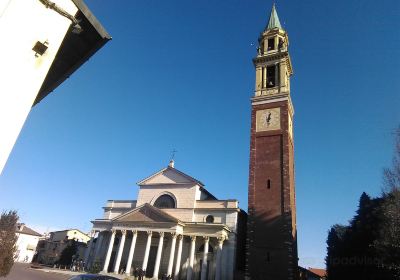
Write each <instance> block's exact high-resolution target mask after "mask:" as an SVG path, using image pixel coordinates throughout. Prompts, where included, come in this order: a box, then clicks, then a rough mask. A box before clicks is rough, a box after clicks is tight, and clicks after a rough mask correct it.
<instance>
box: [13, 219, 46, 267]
mask: <svg viewBox="0 0 400 280" xmlns="http://www.w3.org/2000/svg"><path fill="white" fill-rule="evenodd" d="M15 232H16V235H17V237H18V239H17V243H16V247H17V249H16V251H15V255H14V260H15V261H16V262H25V263H30V262H32V259H33V256H34V255H35V252H36V246H37V244H38V242H39V238H40V237H41V236H42V235H41V234H40V233H38V232H36V231H34V230H33V229H31V228H29V227H27V226H26V225H25V224H23V223H18V224H17V228H16V231H15Z"/></svg>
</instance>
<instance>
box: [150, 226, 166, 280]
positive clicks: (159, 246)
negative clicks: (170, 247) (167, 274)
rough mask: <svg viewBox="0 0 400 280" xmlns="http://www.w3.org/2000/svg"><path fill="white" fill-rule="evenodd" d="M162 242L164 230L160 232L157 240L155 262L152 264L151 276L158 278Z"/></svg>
mask: <svg viewBox="0 0 400 280" xmlns="http://www.w3.org/2000/svg"><path fill="white" fill-rule="evenodd" d="M163 244H164V232H160V240H159V241H158V249H157V257H156V264H155V266H154V272H153V278H155V279H158V272H159V271H160V262H161V253H162V247H163Z"/></svg>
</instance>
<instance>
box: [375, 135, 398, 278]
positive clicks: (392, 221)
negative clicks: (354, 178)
mask: <svg viewBox="0 0 400 280" xmlns="http://www.w3.org/2000/svg"><path fill="white" fill-rule="evenodd" d="M395 136H396V137H395V153H394V156H393V160H392V166H391V167H390V168H386V169H384V187H383V197H384V202H383V204H382V213H383V214H382V216H383V226H382V228H381V231H380V236H379V238H378V239H377V240H376V241H375V248H376V250H377V253H378V255H379V257H380V258H381V261H382V267H383V268H384V269H385V270H387V271H388V272H389V273H391V274H392V275H393V279H400V127H399V128H398V129H397V130H396V132H395Z"/></svg>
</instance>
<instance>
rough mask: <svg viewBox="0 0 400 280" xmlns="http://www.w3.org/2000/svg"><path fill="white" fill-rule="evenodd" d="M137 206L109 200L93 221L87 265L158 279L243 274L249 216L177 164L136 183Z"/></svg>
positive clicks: (233, 202)
mask: <svg viewBox="0 0 400 280" xmlns="http://www.w3.org/2000/svg"><path fill="white" fill-rule="evenodd" d="M138 186H139V193H138V197H137V200H109V201H107V203H106V205H105V207H103V208H104V216H103V217H102V218H100V219H96V220H94V221H92V223H93V230H92V232H91V235H92V236H91V237H92V238H91V241H90V242H89V245H88V250H87V254H86V258H85V259H86V261H85V262H86V265H87V266H88V267H93V266H94V265H100V266H101V268H102V272H103V273H115V274H127V275H131V273H132V271H133V269H134V268H136V269H139V268H140V269H142V270H144V271H145V272H146V277H148V278H151V279H160V278H161V277H162V276H163V275H165V276H166V275H170V276H171V277H172V279H188V280H196V279H199V280H206V279H220V280H222V279H234V275H238V274H240V271H244V265H245V258H244V257H245V234H246V213H245V212H244V211H243V210H241V209H240V208H239V203H238V201H237V200H235V199H227V200H218V199H217V198H216V197H215V196H213V195H212V194H211V193H210V192H208V191H207V190H206V188H205V187H204V184H203V183H201V182H200V181H199V180H196V179H194V178H193V177H191V176H189V175H187V174H185V173H183V172H181V171H179V170H178V169H176V168H175V167H174V162H173V161H171V162H170V164H169V165H168V166H167V167H166V168H163V169H161V170H160V171H158V172H156V173H155V174H153V175H151V176H149V177H147V178H146V179H144V180H142V181H140V182H139V183H138Z"/></svg>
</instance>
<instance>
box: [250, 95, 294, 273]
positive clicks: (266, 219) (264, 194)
mask: <svg viewBox="0 0 400 280" xmlns="http://www.w3.org/2000/svg"><path fill="white" fill-rule="evenodd" d="M277 107H280V111H281V129H280V130H274V131H263V132H256V112H257V111H258V110H262V109H268V108H277ZM288 110H289V101H277V102H272V103H267V104H261V105H253V107H252V112H251V133H250V134H251V139H250V168H249V171H250V174H249V190H248V203H249V213H248V214H249V216H248V233H247V252H246V276H247V278H250V279H260V280H268V279H271V280H289V279H297V275H298V273H297V263H298V257H297V236H296V235H297V234H296V204H295V186H294V145H293V140H292V139H291V137H290V135H289V131H288V129H289V125H288V118H289V112H288ZM268 180H269V181H270V187H269V188H268Z"/></svg>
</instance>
